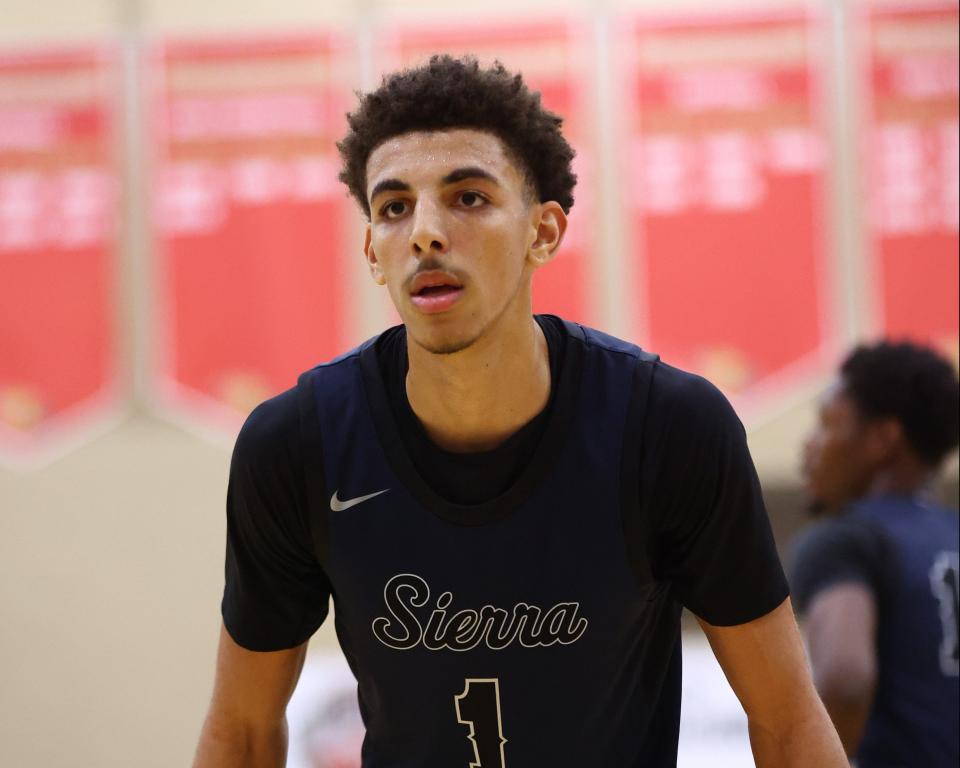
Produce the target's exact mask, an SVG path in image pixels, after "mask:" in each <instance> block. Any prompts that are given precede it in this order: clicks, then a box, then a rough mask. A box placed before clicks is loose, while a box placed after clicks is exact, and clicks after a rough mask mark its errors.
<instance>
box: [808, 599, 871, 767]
mask: <svg viewBox="0 0 960 768" xmlns="http://www.w3.org/2000/svg"><path fill="white" fill-rule="evenodd" d="M803 624H804V634H805V635H806V638H807V646H808V648H809V651H810V663H811V665H812V666H813V680H814V683H815V684H816V686H817V691H819V693H820V697H821V698H822V699H823V703H824V705H825V706H826V708H827V712H828V713H829V714H830V719H831V720H833V724H834V725H835V726H836V728H837V733H839V734H840V740H841V741H842V742H843V747H844V749H845V750H846V752H847V755H849V756H850V757H853V755H855V754H856V752H857V747H858V746H859V745H860V740H861V739H862V738H863V731H864V729H865V727H866V724H867V718H868V717H869V716H870V708H871V706H872V705H873V696H874V691H875V690H876V687H877V653H876V640H875V635H876V628H877V609H876V602H875V600H874V597H873V593H872V592H871V591H870V590H869V589H868V588H867V587H865V586H864V585H862V584H857V583H845V584H837V585H834V586H831V587H828V588H827V589H824V590H823V591H822V592H820V593H819V594H817V596H816V597H814V598H813V600H812V601H811V602H810V608H809V609H808V610H807V615H806V618H805V620H804V623H803Z"/></svg>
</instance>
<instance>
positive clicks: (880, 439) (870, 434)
mask: <svg viewBox="0 0 960 768" xmlns="http://www.w3.org/2000/svg"><path fill="white" fill-rule="evenodd" d="M903 445H904V435H903V426H902V425H901V424H900V422H899V421H898V420H897V419H890V418H887V419H876V420H874V421H873V422H872V423H871V424H870V426H869V428H868V430H867V451H868V452H869V454H870V457H871V458H872V459H874V460H875V461H877V462H883V461H885V460H886V459H888V458H889V457H890V456H892V455H893V454H894V453H896V452H897V451H899V450H900V448H901V447H902V446H903Z"/></svg>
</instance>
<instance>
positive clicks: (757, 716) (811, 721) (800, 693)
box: [700, 598, 848, 768]
mask: <svg viewBox="0 0 960 768" xmlns="http://www.w3.org/2000/svg"><path fill="white" fill-rule="evenodd" d="M700 625H701V626H702V627H703V631H704V632H705V633H706V635H707V639H708V640H709V641H710V646H711V647H712V648H713V652H714V654H715V655H716V657H717V661H719V662H720V666H721V667H722V668H723V671H724V674H726V676H727V680H728V681H729V682H730V685H731V687H732V688H733V691H734V693H736V695H737V698H739V699H740V703H741V704H742V705H743V708H744V711H745V712H746V713H747V722H748V725H749V730H750V745H751V747H752V748H753V756H754V760H755V761H756V764H757V766H758V768H809V766H813V765H815V766H819V768H846V766H847V765H848V763H847V760H846V758H845V757H844V754H843V749H842V747H841V744H840V740H839V739H838V738H837V732H836V731H835V730H834V728H833V726H832V725H831V723H830V719H829V717H828V716H827V712H826V710H825V709H824V707H823V704H822V703H821V702H820V699H819V697H818V696H817V692H816V690H815V688H814V686H813V681H812V680H811V677H810V669H809V667H808V666H807V659H806V655H805V654H804V650H803V643H802V642H801V640H800V632H799V630H798V628H797V623H796V620H795V619H794V616H793V608H792V607H791V604H790V600H789V598H788V599H787V600H784V602H783V603H781V604H780V606H779V607H777V608H775V609H774V610H772V611H771V612H770V613H768V614H767V615H766V616H762V617H761V618H759V619H756V620H755V621H750V622H747V623H746V624H740V625H738V626H733V627H716V626H713V625H712V624H708V623H707V622H705V621H703V620H700Z"/></svg>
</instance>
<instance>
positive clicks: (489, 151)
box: [367, 128, 523, 189]
mask: <svg viewBox="0 0 960 768" xmlns="http://www.w3.org/2000/svg"><path fill="white" fill-rule="evenodd" d="M467 166H473V167H479V168H483V169H484V170H486V171H488V172H489V173H491V174H493V175H494V176H495V177H497V178H498V179H501V180H502V181H504V182H517V183H520V182H522V178H523V177H522V175H521V173H520V170H519V169H518V168H517V167H516V165H515V163H514V162H513V161H512V159H511V158H510V155H509V153H508V152H507V148H506V146H505V145H504V143H503V141H501V140H500V138H498V137H497V136H494V135H493V134H492V133H488V132H487V131H480V130H476V129H473V128H455V129H453V130H449V131H411V132H410V133H402V134H400V135H399V136H393V137H392V138H389V139H387V140H386V141H384V142H383V143H382V144H379V145H378V146H377V147H375V148H374V150H373V151H372V152H371V153H370V157H369V158H368V159H367V188H368V189H372V188H373V186H374V185H375V184H376V183H377V182H378V181H380V180H382V179H398V180H400V181H404V182H407V183H411V184H413V183H420V182H422V183H436V181H437V180H439V179H440V178H442V177H443V176H444V175H446V174H447V173H449V172H450V171H453V170H455V169H457V168H464V167H467Z"/></svg>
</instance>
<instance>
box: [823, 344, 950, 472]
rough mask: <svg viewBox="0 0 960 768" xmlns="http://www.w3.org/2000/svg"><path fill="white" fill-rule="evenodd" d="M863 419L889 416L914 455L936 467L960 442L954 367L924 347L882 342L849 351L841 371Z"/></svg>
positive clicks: (846, 386)
mask: <svg viewBox="0 0 960 768" xmlns="http://www.w3.org/2000/svg"><path fill="white" fill-rule="evenodd" d="M840 372H841V376H842V380H843V385H844V388H845V391H846V392H847V394H849V395H850V396H851V397H852V398H853V401H854V403H856V406H857V409H858V410H859V411H860V415H861V416H862V417H863V418H865V419H868V420H869V419H876V418H887V417H893V418H895V419H897V421H899V422H900V424H901V426H902V427H903V431H904V435H905V437H906V439H907V442H908V443H909V444H910V447H911V448H912V449H913V451H914V452H915V453H916V454H917V456H919V457H920V459H922V460H923V461H925V462H927V463H929V464H930V465H932V466H936V465H938V464H940V462H941V461H943V459H944V458H946V456H947V454H949V453H950V451H952V450H953V449H954V448H956V447H957V443H958V440H960V426H958V418H960V413H958V410H960V405H958V402H960V384H958V381H957V374H956V372H955V370H954V368H953V366H952V365H951V364H950V363H949V362H948V361H947V360H946V359H945V358H944V357H942V356H941V355H939V354H938V353H937V352H935V351H934V350H932V349H930V348H929V347H924V346H920V345H918V344H913V343H910V342H907V341H901V342H891V341H881V342H878V343H876V344H873V345H861V346H859V347H857V348H856V349H854V350H853V352H851V353H850V355H849V356H848V357H847V359H846V360H845V361H844V363H843V366H842V367H841V369H840Z"/></svg>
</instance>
